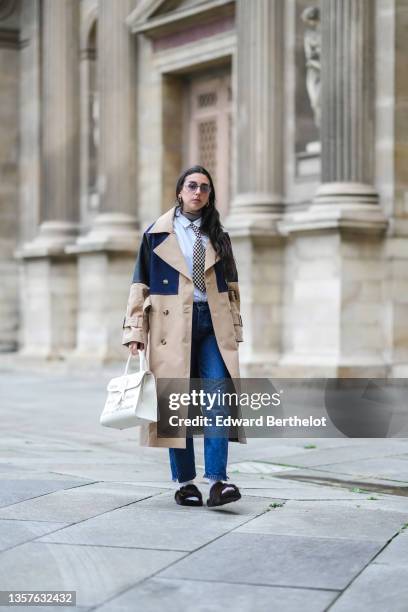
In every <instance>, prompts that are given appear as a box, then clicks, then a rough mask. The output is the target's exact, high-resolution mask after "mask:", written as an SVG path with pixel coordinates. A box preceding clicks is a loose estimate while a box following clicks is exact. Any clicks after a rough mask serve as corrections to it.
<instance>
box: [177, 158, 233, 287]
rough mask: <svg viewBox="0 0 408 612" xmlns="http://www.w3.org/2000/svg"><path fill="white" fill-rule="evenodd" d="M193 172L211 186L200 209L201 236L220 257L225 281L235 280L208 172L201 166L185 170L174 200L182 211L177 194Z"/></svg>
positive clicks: (227, 240) (225, 236)
mask: <svg viewBox="0 0 408 612" xmlns="http://www.w3.org/2000/svg"><path fill="white" fill-rule="evenodd" d="M195 172H199V173H200V174H205V176H206V177H207V178H208V180H209V182H210V186H211V191H210V195H209V197H208V203H207V205H206V206H204V208H202V209H201V210H202V216H201V228H200V229H201V231H202V233H203V234H206V235H207V236H208V237H209V239H210V240H211V244H212V245H213V247H214V249H215V252H216V253H218V255H219V256H220V259H221V262H222V265H223V269H224V275H225V279H226V280H227V281H230V280H235V278H236V276H237V268H236V264H235V259H234V255H233V253H232V248H231V242H230V240H229V237H228V235H227V234H226V233H225V231H224V228H223V227H222V224H221V221H220V214H219V212H218V210H217V208H216V206H215V203H216V196H215V188H214V183H213V180H212V178H211V174H210V173H209V172H208V170H207V169H206V168H203V166H192V167H191V168H188V169H187V170H184V171H183V172H182V173H181V174H180V176H179V178H178V180H177V184H176V200H177V205H178V206H179V207H180V209H181V210H182V205H180V202H179V199H178V197H179V194H180V191H181V190H182V189H183V185H184V181H185V180H186V178H187V177H188V176H189V175H190V174H194V173H195Z"/></svg>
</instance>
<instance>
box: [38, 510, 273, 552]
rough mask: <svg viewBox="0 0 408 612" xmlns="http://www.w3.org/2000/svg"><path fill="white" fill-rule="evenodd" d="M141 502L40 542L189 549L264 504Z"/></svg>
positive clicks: (236, 524)
mask: <svg viewBox="0 0 408 612" xmlns="http://www.w3.org/2000/svg"><path fill="white" fill-rule="evenodd" d="M141 503H142V502H138V503H137V504H133V505H131V506H127V507H126V508H119V509H118V510H113V511H112V512H107V513H105V514H103V515H101V516H97V517H95V518H92V519H89V520H87V521H84V522H83V523H79V524H77V525H72V526H70V527H67V528H65V529H62V530H60V531H59V532H58V533H56V534H55V536H52V535H50V536H45V538H41V541H43V542H65V543H69V544H100V545H104V546H131V547H136V548H137V547H138V548H156V549H158V548H159V549H171V550H182V551H189V550H195V549H196V548H198V547H200V546H203V545H204V544H206V543H207V542H211V541H212V540H213V539H214V538H216V537H218V536H220V535H222V534H223V533H225V532H226V531H229V530H231V529H234V528H236V527H239V525H242V523H244V522H245V521H247V520H248V519H250V518H253V517H254V516H256V514H258V513H259V512H260V511H262V510H261V508H262V509H263V508H266V507H267V506H268V501H266V502H265V500H261V502H260V503H258V504H257V505H256V506H255V507H254V505H253V504H251V503H250V502H247V504H242V505H241V506H240V502H236V503H234V504H228V505H226V506H224V507H223V508H222V509H212V510H209V509H208V508H207V507H206V506H202V507H196V508H185V507H183V506H177V504H176V503H173V504H172V508H173V510H169V509H167V508H164V509H163V510H158V509H153V508H152V507H151V505H148V506H145V507H143V505H140V504H141ZM185 510H188V511H187V512H186V511H185Z"/></svg>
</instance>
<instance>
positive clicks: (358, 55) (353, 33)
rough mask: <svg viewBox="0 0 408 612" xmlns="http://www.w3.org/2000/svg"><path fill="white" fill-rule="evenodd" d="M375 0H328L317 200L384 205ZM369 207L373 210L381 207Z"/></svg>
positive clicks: (323, 10) (324, 11)
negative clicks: (378, 175) (378, 153)
mask: <svg viewBox="0 0 408 612" xmlns="http://www.w3.org/2000/svg"><path fill="white" fill-rule="evenodd" d="M374 9H375V3H373V2H372V1H371V0H342V2H338V1H337V0H326V1H325V2H322V6H321V22H322V49H323V53H322V86H321V96H322V98H321V100H322V123H321V144H322V177H321V180H322V184H321V186H320V188H319V189H318V192H317V196H316V203H317V204H320V203H336V204H340V205H347V206H350V205H352V206H353V207H354V208H355V209H356V208H360V207H361V206H362V205H363V206H364V205H366V204H369V205H372V206H373V205H374V206H376V205H377V204H378V195H377V192H376V190H375V188H374V186H373V180H374V151H375V142H374V96H375V86H374V61H373V58H374V52H375V47H374V37H373V35H374V31H373V12H374ZM372 206H371V208H368V209H367V212H375V209H374V210H373V208H372Z"/></svg>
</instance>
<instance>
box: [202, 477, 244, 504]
mask: <svg viewBox="0 0 408 612" xmlns="http://www.w3.org/2000/svg"><path fill="white" fill-rule="evenodd" d="M227 487H231V488H232V491H231V490H230V491H226V489H227ZM239 499H241V493H240V492H239V489H238V487H236V486H235V485H233V484H228V483H226V482H221V481H219V482H216V483H215V484H213V486H212V487H211V489H210V497H209V498H208V499H207V506H208V507H209V508H214V507H215V506H223V505H224V504H229V503H231V502H234V501H238V500H239Z"/></svg>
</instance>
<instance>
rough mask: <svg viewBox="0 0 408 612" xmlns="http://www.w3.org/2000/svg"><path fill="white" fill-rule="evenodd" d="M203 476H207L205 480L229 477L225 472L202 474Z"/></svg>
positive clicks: (227, 478)
mask: <svg viewBox="0 0 408 612" xmlns="http://www.w3.org/2000/svg"><path fill="white" fill-rule="evenodd" d="M203 478H207V480H214V481H216V480H229V477H228V476H227V475H226V474H207V473H206V474H204V476H203Z"/></svg>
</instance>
